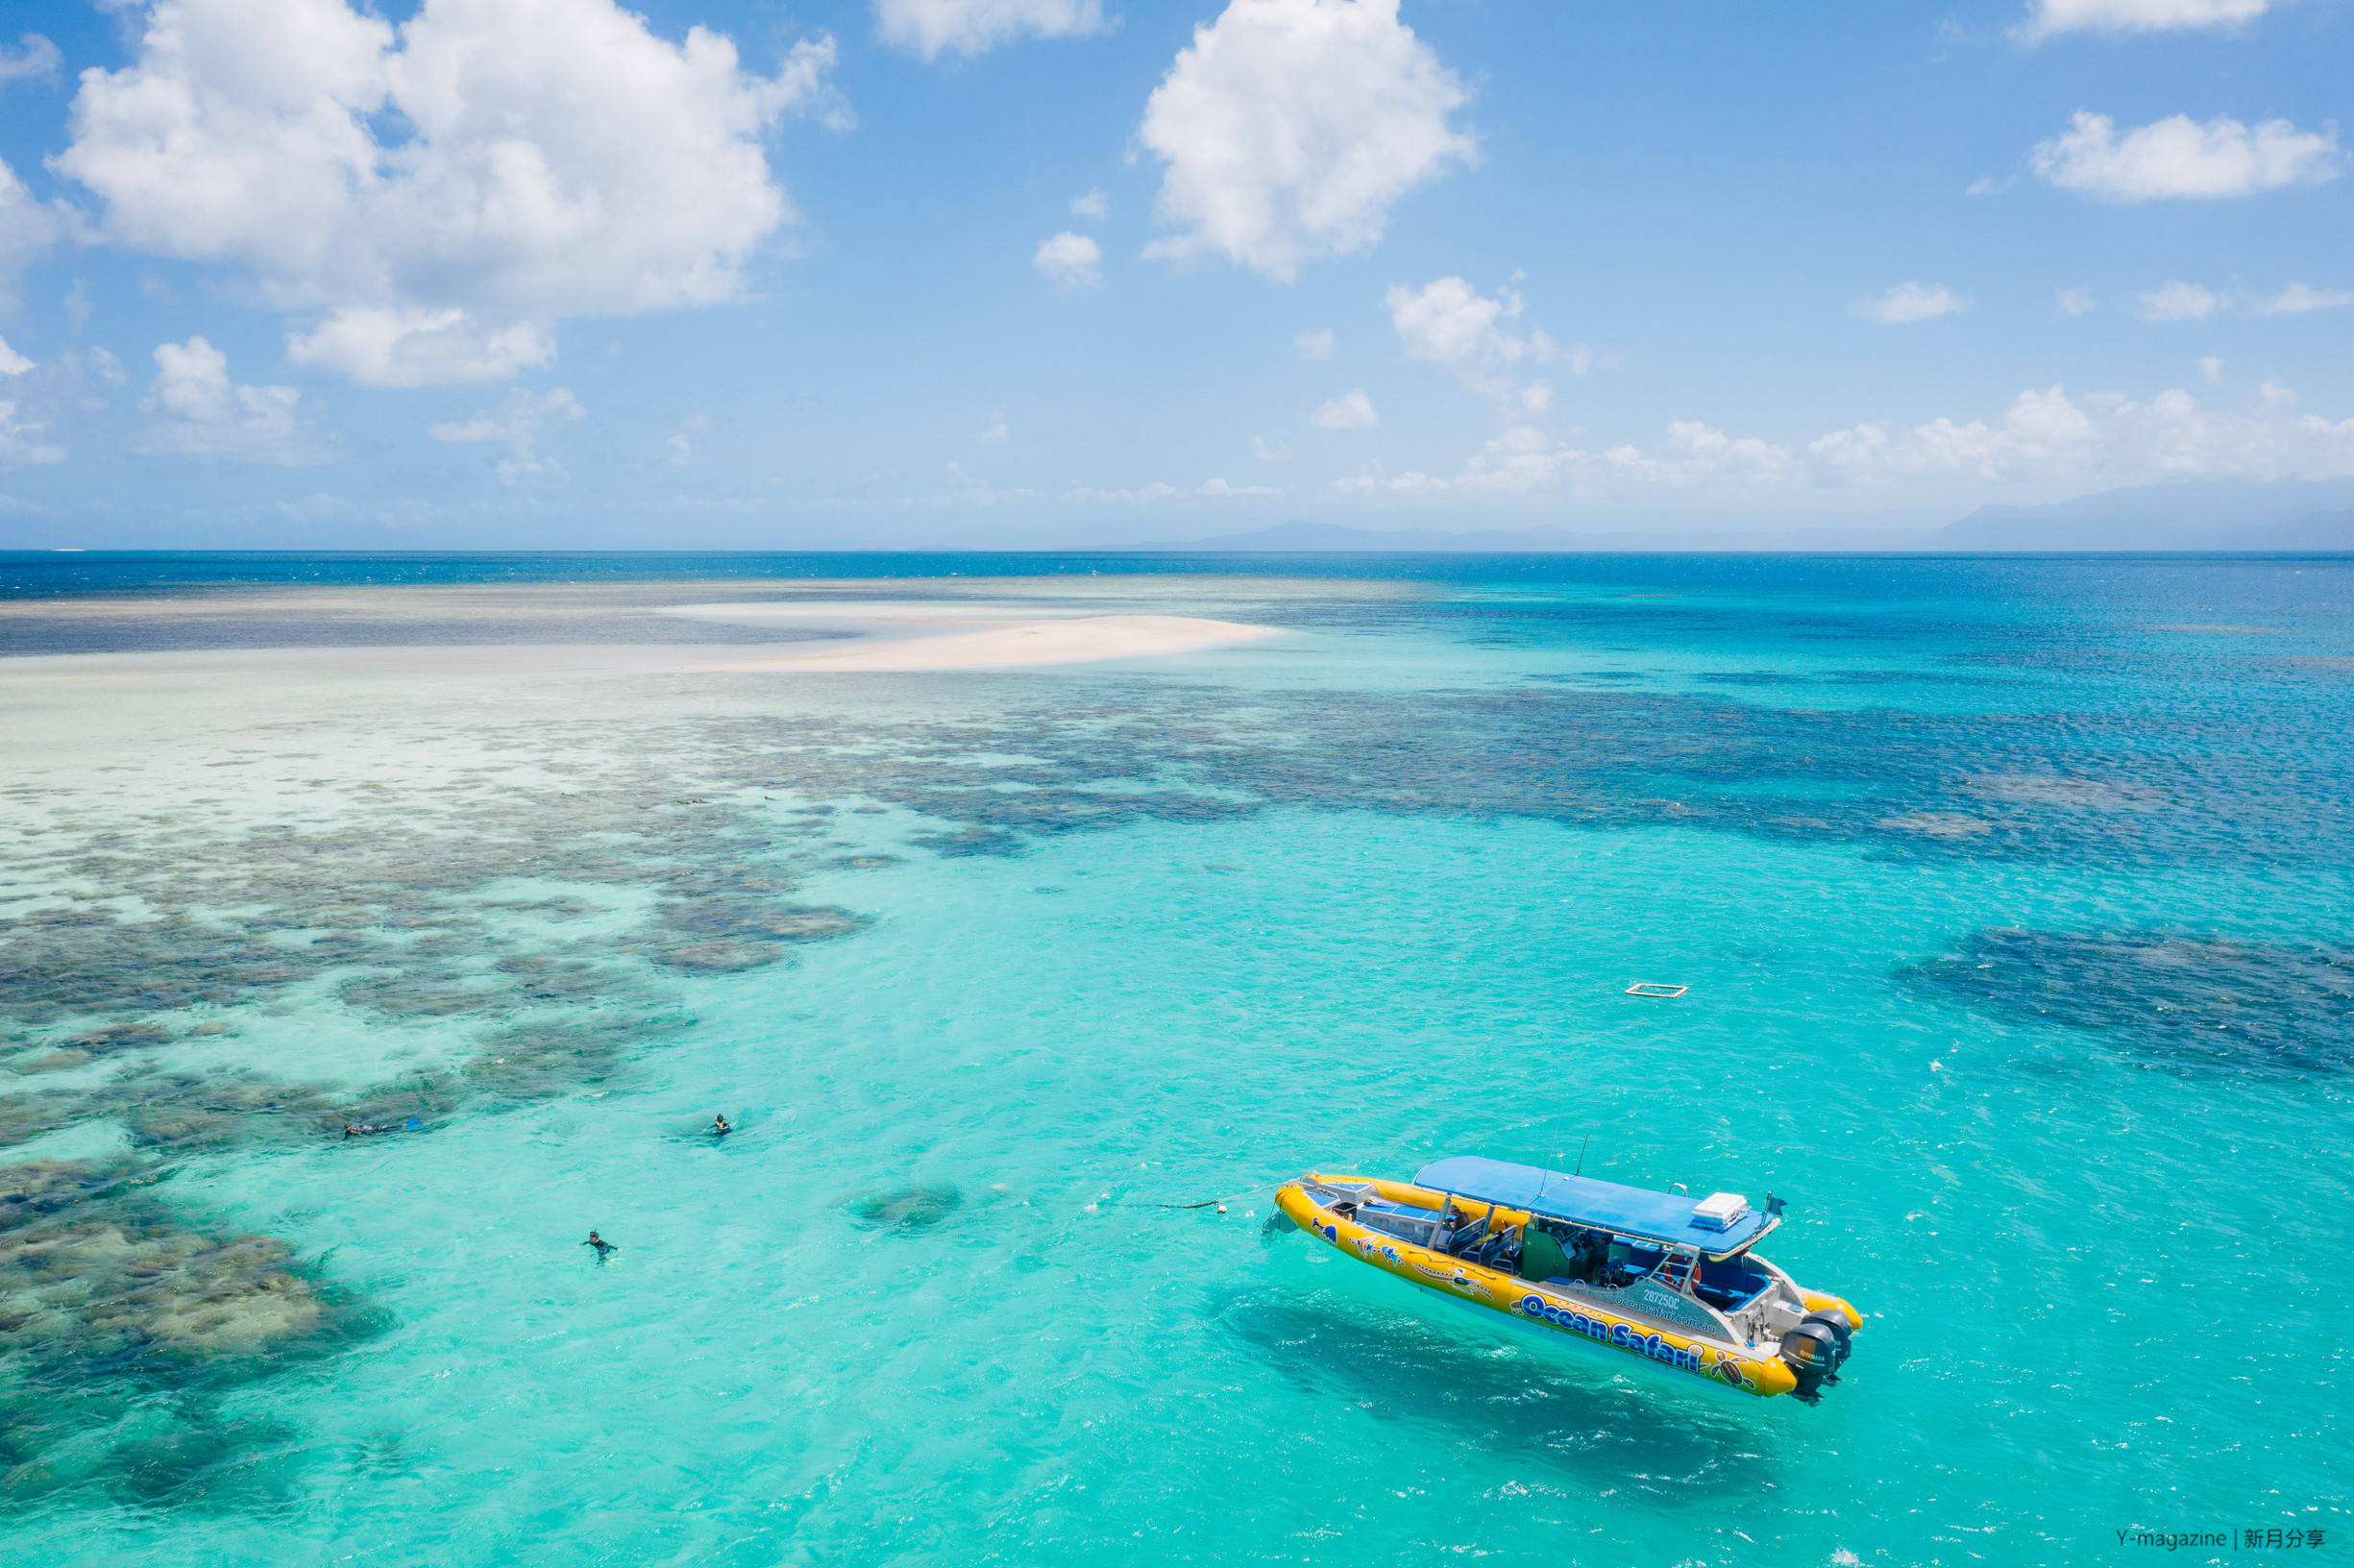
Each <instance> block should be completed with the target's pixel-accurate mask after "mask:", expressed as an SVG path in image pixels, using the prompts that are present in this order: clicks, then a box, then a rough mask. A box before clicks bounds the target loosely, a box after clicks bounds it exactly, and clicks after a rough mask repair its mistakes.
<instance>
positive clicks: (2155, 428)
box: [1811, 382, 2354, 489]
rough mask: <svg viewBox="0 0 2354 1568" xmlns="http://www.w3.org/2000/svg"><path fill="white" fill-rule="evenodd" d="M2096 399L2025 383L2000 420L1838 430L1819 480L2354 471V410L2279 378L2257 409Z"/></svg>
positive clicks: (2109, 479)
mask: <svg viewBox="0 0 2354 1568" xmlns="http://www.w3.org/2000/svg"><path fill="white" fill-rule="evenodd" d="M2085 402H2086V404H2088V405H2089V406H2079V405H2078V404H2075V403H2074V402H2072V401H2071V400H2070V398H2069V397H2068V396H2067V394H2066V393H2065V392H2064V391H2062V389H2061V388H2059V387H2057V386H2054V387H2049V388H2047V389H2045V390H2042V391H2027V392H2023V393H2021V394H2020V395H2019V398H2018V400H2017V401H2016V402H2015V403H2013V404H2012V405H2011V409H2010V412H2009V413H2008V414H2007V415H2006V416H2005V417H2004V418H2003V419H2002V420H2001V421H2000V422H1999V423H1997V424H1991V425H1990V424H1986V423H1982V422H1979V421H1972V422H1970V423H1969V424H1964V425H1957V424H1955V423H1954V422H1953V421H1951V420H1949V419H1938V420H1933V421H1931V422H1930V423H1928V424H1926V425H1918V426H1915V427H1913V429H1910V430H1908V431H1904V432H1901V433H1899V432H1894V431H1892V430H1891V429H1889V427H1888V426H1886V425H1884V424H1867V425H1859V426H1856V427H1854V428H1853V429H1847V430H1839V431H1834V432H1833V433H1832V434H1830V435H1827V436H1824V437H1823V438H1822V439H1820V440H1818V441H1816V442H1814V443H1813V444H1812V448H1811V450H1812V452H1813V454H1814V468H1815V478H1816V482H1818V483H1823V484H1838V483H1848V482H1864V483H1887V482H1891V481H1898V480H1903V479H1907V478H1952V477H1955V476H1962V477H1968V478H1977V479H1981V480H1992V481H1998V482H2020V481H2038V482H2043V483H2046V484H2048V485H2052V486H2054V487H2059V486H2066V487H2069V488H2077V489H2085V488H2095V487H2104V486H2111V485H2124V484H2146V483H2150V482H2153V481H2158V480H2165V479H2171V478H2256V479H2273V478H2332V477H2337V476H2342V475H2348V474H2354V419H2341V420H2329V419H2323V418H2320V417H2317V416H2315V415H2311V414H2299V413H2298V412H2297V411H2296V399H2295V396H2294V394H2293V393H2291V392H2289V391H2288V390H2287V389H2285V388H2283V387H2280V386H2277V385H2274V384H2273V383H2271V382H2267V383H2265V384H2264V386H2263V387H2261V388H2260V389H2259V391H2258V394H2257V399H2256V402H2255V403H2254V404H2252V405H2251V406H2250V407H2249V408H2248V409H2247V410H2246V411H2245V412H2234V411H2231V410H2227V409H2211V408H2205V407H2202V406H2201V405H2200V404H2199V403H2198V401H2197V400H2196V399H2195V398H2193V397H2192V396H2191V394H2189V393H2188V392H2184V391H2181V390H2172V391H2166V392H2161V393H2159V394H2158V395H2157V396H2155V397H2152V398H2149V399H2147V400H2146V401H2136V400H2134V399H2131V398H2110V399H2091V398H2088V399H2086V400H2085Z"/></svg>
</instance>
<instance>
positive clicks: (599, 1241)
mask: <svg viewBox="0 0 2354 1568" xmlns="http://www.w3.org/2000/svg"><path fill="white" fill-rule="evenodd" d="M580 1244H581V1245H582V1246H584V1247H595V1248H596V1249H597V1261H598V1262H604V1261H605V1256H606V1254H608V1253H615V1252H619V1251H621V1250H622V1249H621V1248H619V1247H617V1246H615V1245H614V1244H613V1243H612V1242H610V1241H607V1240H606V1239H605V1238H604V1237H601V1236H599V1235H598V1234H597V1233H596V1232H595V1231H591V1232H589V1238H588V1239H587V1240H586V1241H583V1242H581V1243H580Z"/></svg>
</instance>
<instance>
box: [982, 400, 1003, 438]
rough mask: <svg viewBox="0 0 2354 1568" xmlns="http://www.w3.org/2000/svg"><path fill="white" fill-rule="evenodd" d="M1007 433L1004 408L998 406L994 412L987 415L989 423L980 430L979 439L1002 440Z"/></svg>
mask: <svg viewBox="0 0 2354 1568" xmlns="http://www.w3.org/2000/svg"><path fill="white" fill-rule="evenodd" d="M1007 433H1008V432H1007V429H1006V425H1005V410H1004V409H1002V408H1000V409H998V410H997V411H996V412H995V413H993V414H992V415H990V416H989V424H988V425H987V426H985V427H984V428H983V429H982V430H981V439H982V440H984V441H1002V440H1004V439H1005V438H1006V435H1007Z"/></svg>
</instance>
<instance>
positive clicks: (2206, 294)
mask: <svg viewBox="0 0 2354 1568" xmlns="http://www.w3.org/2000/svg"><path fill="white" fill-rule="evenodd" d="M2223 303H2224V302H2223V296H2221V295H2220V294H2218V293H2216V292H2214V291H2213V290H2212V289H2206V288H2201V287H2200V286H2199V285H2198V284H2196V283H2186V282H2182V280H2180V279H2176V280H2175V281H2174V282H2170V283H2161V284H2159V285H2158V286H2157V287H2156V288H2152V289H2148V290H2146V291H2145V292H2144V293H2143V294H2142V295H2141V296H2140V298H2139V299H2138V300H2137V301H2136V302H2135V305H2134V312H2133V313H2134V314H2135V315H2137V316H2140V317H2141V318H2142V319H2143V320H2144V321H2205V320H2206V319H2207V318H2208V317H2209V316H2212V315H2214V314H2215V313H2216V311H2218V310H2219V309H2221V308H2222V306H2223Z"/></svg>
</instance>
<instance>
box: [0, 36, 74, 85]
mask: <svg viewBox="0 0 2354 1568" xmlns="http://www.w3.org/2000/svg"><path fill="white" fill-rule="evenodd" d="M63 61H64V57H63V56H62V55H61V54H59V53H58V46H57V45H56V44H54V43H51V42H50V41H49V40H48V39H47V38H44V37H41V36H40V35H39V34H38V33H27V34H25V35H24V36H23V37H20V38H18V39H17V40H16V47H15V48H13V49H11V48H9V47H7V46H6V45H0V84H4V83H9V82H16V81H21V80H23V79H24V78H26V77H32V76H55V75H56V74H57V70H58V66H59V65H60V64H61V63H62V62H63Z"/></svg>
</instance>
